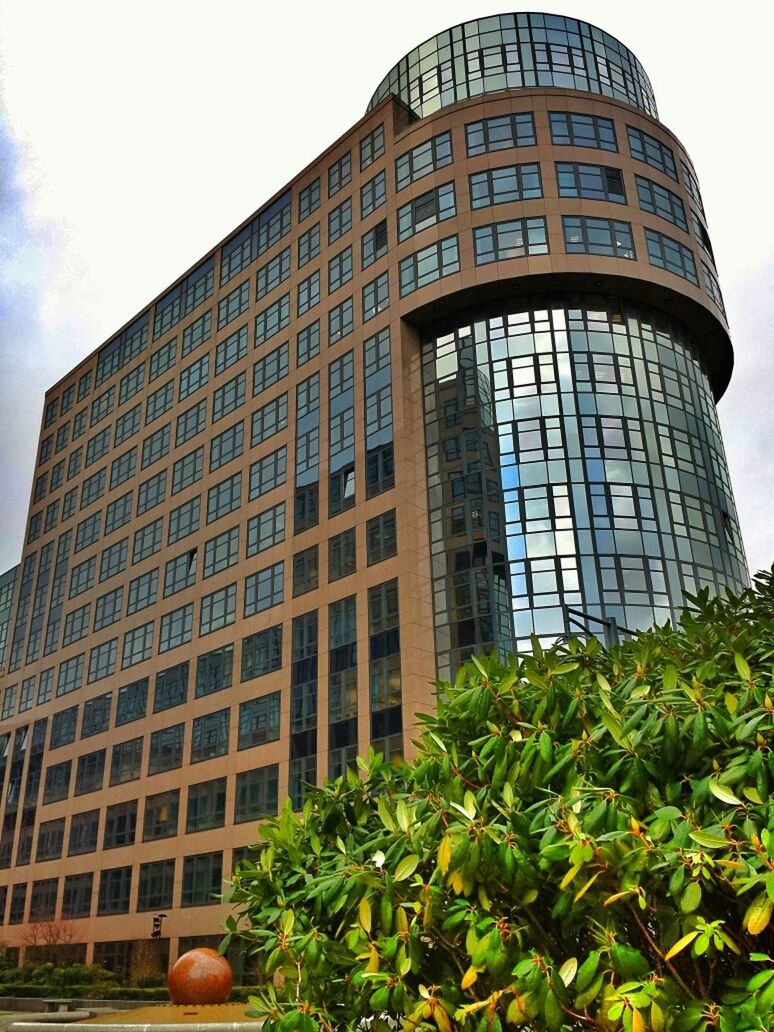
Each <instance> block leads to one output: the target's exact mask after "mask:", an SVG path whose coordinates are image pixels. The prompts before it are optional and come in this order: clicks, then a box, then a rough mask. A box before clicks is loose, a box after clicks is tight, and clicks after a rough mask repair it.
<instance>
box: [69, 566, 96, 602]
mask: <svg viewBox="0 0 774 1032" xmlns="http://www.w3.org/2000/svg"><path fill="white" fill-rule="evenodd" d="M96 563H97V560H96V558H95V557H92V558H91V559H86V560H85V561H84V562H82V563H78V565H77V566H74V567H73V569H72V573H71V574H70V598H75V597H76V595H81V594H83V592H84V591H88V590H89V588H90V587H91V586H92V584H93V583H94V568H95V566H96Z"/></svg>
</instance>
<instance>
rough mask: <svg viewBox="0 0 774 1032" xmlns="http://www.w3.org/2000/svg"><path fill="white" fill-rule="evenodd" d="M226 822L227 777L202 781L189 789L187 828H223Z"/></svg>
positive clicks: (194, 829) (200, 829)
mask: <svg viewBox="0 0 774 1032" xmlns="http://www.w3.org/2000/svg"><path fill="white" fill-rule="evenodd" d="M225 823H226V779H225V778H216V779H215V780H214V781H202V782H200V783H199V784H198V785H191V786H190V787H189V789H188V811H187V814H186V820H185V830H186V832H188V833H190V832H192V831H206V830H207V829H208V828H222V827H223V825H224V824H225Z"/></svg>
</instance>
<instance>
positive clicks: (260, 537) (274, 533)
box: [247, 502, 285, 559]
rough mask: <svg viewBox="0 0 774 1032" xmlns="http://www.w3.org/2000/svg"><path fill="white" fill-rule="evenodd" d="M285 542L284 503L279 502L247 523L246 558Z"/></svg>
mask: <svg viewBox="0 0 774 1032" xmlns="http://www.w3.org/2000/svg"><path fill="white" fill-rule="evenodd" d="M284 540H285V503H284V502H280V503H279V504H278V505H274V506H272V508H271V509H265V510H264V511H263V512H261V513H258V515H257V516H252V517H251V518H250V519H249V520H248V521H247V558H248V559H249V558H250V556H252V555H256V554H257V553H258V552H263V551H264V550H265V549H267V548H271V547H272V545H278V544H279V543H280V542H282V541H284Z"/></svg>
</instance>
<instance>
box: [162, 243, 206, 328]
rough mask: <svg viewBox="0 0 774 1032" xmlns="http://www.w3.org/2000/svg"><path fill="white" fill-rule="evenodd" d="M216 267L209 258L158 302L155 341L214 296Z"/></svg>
mask: <svg viewBox="0 0 774 1032" xmlns="http://www.w3.org/2000/svg"><path fill="white" fill-rule="evenodd" d="M214 266H215V259H214V258H207V259H206V260H205V261H204V262H202V264H201V265H200V266H199V267H198V268H197V269H194V270H193V272H190V273H189V274H188V275H187V276H186V278H185V279H184V280H183V281H182V282H181V283H178V284H177V286H174V287H172V289H171V290H168V291H167V292H166V294H165V295H164V297H162V298H161V299H160V300H159V301H157V302H156V308H155V313H154V319H153V338H154V340H155V339H157V338H158V337H160V336H161V335H162V334H164V333H166V332H167V330H170V329H171V328H172V327H173V326H174V325H175V324H176V323H178V322H179V321H180V320H181V319H183V318H185V316H186V315H188V313H189V312H192V311H193V310H194V309H195V308H198V307H199V305H200V304H202V303H203V302H204V301H206V300H207V298H208V297H210V296H211V295H212V290H213V287H214V285H215V268H214Z"/></svg>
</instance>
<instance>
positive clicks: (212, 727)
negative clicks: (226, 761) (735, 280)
mask: <svg viewBox="0 0 774 1032" xmlns="http://www.w3.org/2000/svg"><path fill="white" fill-rule="evenodd" d="M230 712H231V711H230V710H228V709H222V710H218V711H217V713H207V714H206V715H205V716H203V717H197V718H196V719H195V720H194V722H193V734H192V737H191V763H201V762H202V761H204V760H211V759H212V758H213V757H214V756H224V755H225V754H226V753H227V752H228V722H229V714H230Z"/></svg>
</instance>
